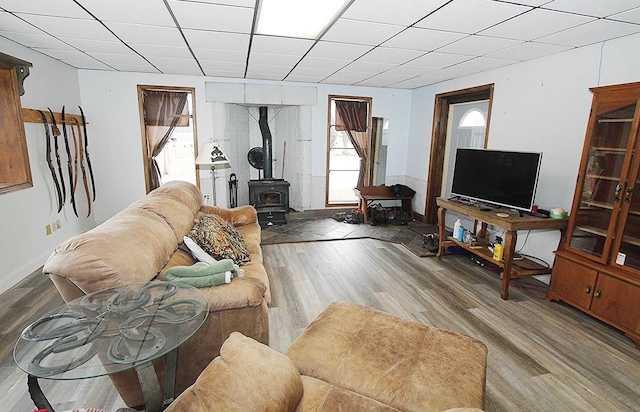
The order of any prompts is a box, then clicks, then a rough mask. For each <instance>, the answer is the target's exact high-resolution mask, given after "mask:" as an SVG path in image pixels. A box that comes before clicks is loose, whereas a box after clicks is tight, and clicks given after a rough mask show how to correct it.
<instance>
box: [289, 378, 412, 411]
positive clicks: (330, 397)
mask: <svg viewBox="0 0 640 412" xmlns="http://www.w3.org/2000/svg"><path fill="white" fill-rule="evenodd" d="M302 384H303V385H304V395H302V399H301V400H300V403H299V404H298V407H297V408H296V412H305V411H318V412H341V411H344V412H352V411H367V412H400V411H399V410H398V409H395V408H392V407H391V406H388V405H385V404H383V403H381V402H378V401H376V400H375V399H371V398H367V397H366V396H362V395H360V394H358V393H355V392H351V391H349V390H346V389H342V388H339V387H337V386H335V385H332V384H330V383H327V382H325V381H321V380H320V379H316V378H312V377H311V376H304V375H303V376H302Z"/></svg>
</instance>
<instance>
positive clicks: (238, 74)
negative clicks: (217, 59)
mask: <svg viewBox="0 0 640 412" xmlns="http://www.w3.org/2000/svg"><path fill="white" fill-rule="evenodd" d="M203 70H204V74H205V75H207V76H213V77H234V78H243V77H244V69H243V70H241V71H226V70H216V69H204V68H203Z"/></svg>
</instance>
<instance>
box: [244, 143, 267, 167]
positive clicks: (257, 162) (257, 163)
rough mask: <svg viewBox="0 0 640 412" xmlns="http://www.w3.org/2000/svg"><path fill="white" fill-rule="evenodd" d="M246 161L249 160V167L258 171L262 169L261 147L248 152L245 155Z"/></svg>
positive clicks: (262, 153)
mask: <svg viewBox="0 0 640 412" xmlns="http://www.w3.org/2000/svg"><path fill="white" fill-rule="evenodd" d="M247 160H249V164H250V165H251V166H253V167H255V168H256V169H258V170H261V169H262V168H264V152H263V151H262V147H254V148H253V149H251V150H249V153H247Z"/></svg>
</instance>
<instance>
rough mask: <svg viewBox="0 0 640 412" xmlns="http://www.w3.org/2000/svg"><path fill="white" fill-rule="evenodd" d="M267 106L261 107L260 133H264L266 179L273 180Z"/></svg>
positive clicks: (263, 146) (263, 150) (263, 148)
mask: <svg viewBox="0 0 640 412" xmlns="http://www.w3.org/2000/svg"><path fill="white" fill-rule="evenodd" d="M267 110H268V109H267V106H260V119H259V120H258V124H259V125H260V133H262V152H263V156H264V179H273V170H272V168H273V162H272V157H273V155H272V152H271V150H272V148H271V131H270V130H269V122H268V118H267V117H268V116H267Z"/></svg>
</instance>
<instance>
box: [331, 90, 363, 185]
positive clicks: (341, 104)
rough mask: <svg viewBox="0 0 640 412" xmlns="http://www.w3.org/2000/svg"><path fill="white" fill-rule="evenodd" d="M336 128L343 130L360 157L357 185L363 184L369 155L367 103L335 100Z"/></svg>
mask: <svg viewBox="0 0 640 412" xmlns="http://www.w3.org/2000/svg"><path fill="white" fill-rule="evenodd" d="M335 103H336V120H335V121H336V124H335V127H336V130H338V131H345V132H347V135H348V136H349V140H351V144H352V145H353V147H354V149H355V150H356V153H357V154H358V156H359V157H360V173H358V186H364V185H365V176H366V173H367V158H368V156H369V151H370V150H369V149H370V148H369V141H368V137H369V134H368V133H367V125H368V120H369V103H367V102H362V101H357V100H336V101H335Z"/></svg>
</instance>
